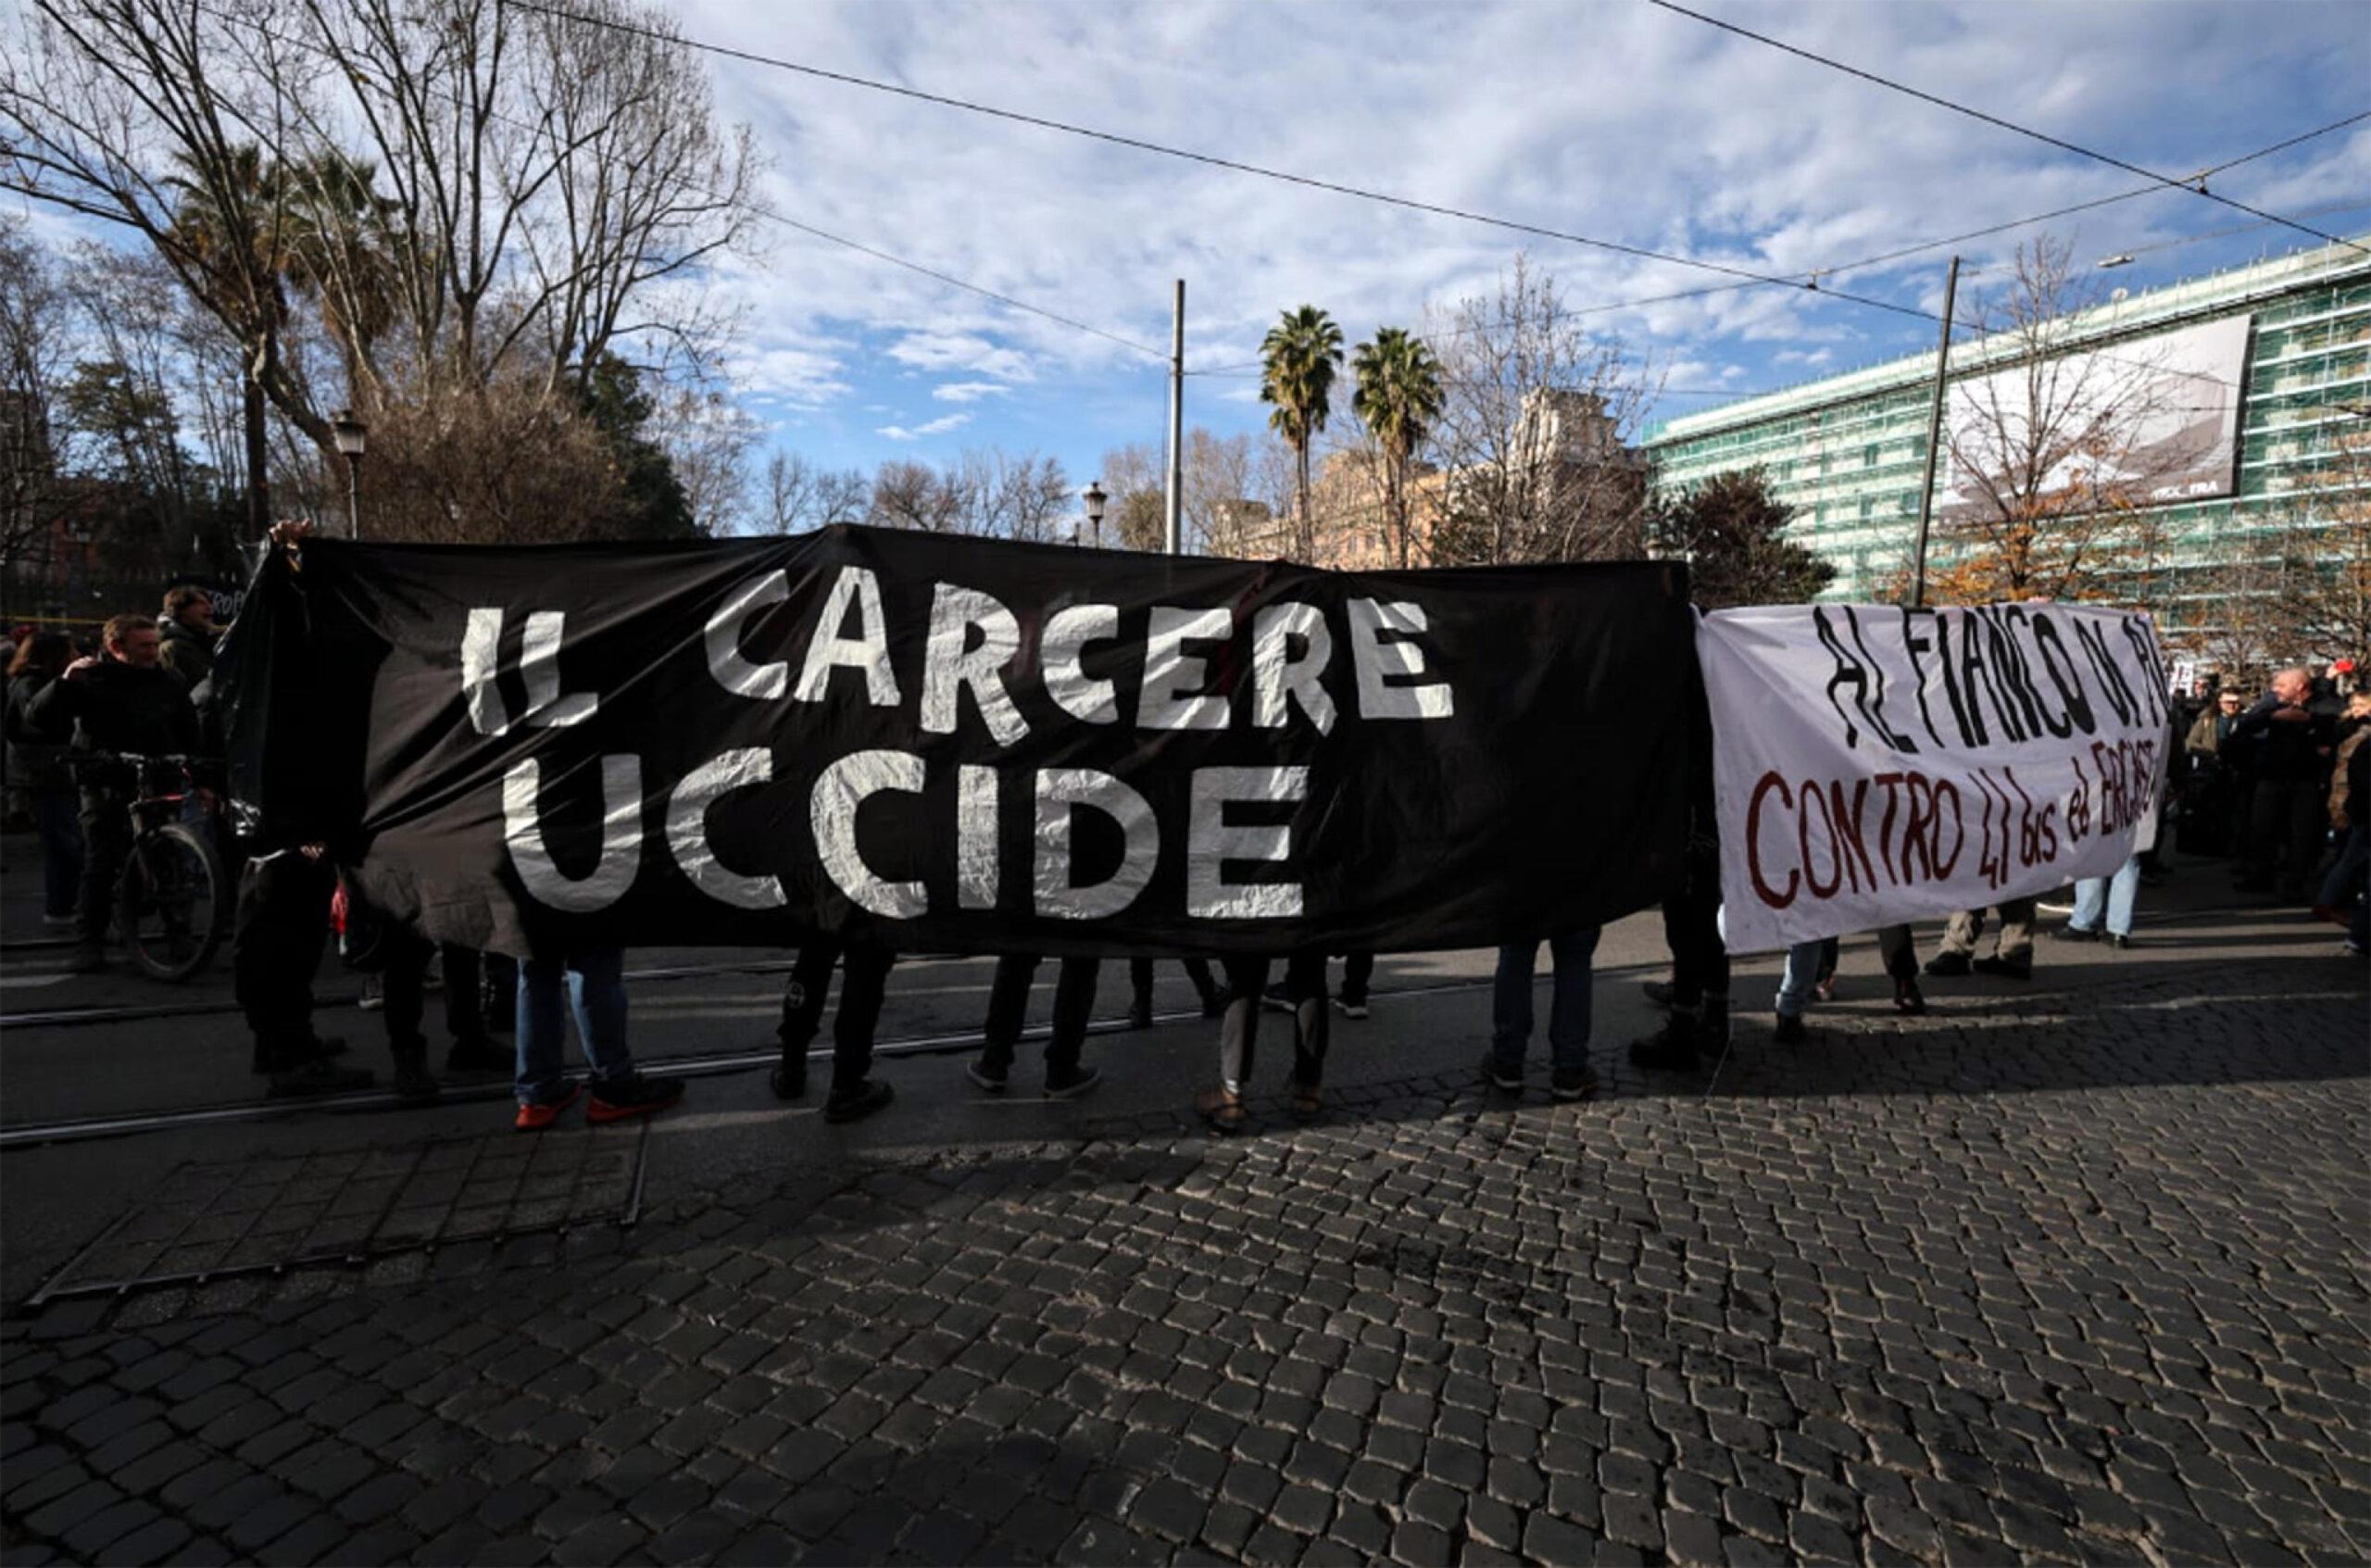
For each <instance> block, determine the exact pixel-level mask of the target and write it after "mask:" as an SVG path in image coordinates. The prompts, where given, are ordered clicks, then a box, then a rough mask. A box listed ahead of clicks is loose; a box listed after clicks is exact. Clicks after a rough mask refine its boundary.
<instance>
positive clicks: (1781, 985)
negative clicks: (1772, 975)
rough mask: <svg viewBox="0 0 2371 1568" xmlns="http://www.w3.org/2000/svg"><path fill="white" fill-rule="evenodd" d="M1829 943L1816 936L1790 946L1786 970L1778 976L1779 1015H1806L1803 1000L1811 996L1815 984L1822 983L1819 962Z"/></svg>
mask: <svg viewBox="0 0 2371 1568" xmlns="http://www.w3.org/2000/svg"><path fill="white" fill-rule="evenodd" d="M1826 947H1827V944H1826V943H1825V942H1824V941H1822V940H1821V939H1820V938H1818V937H1816V936H1814V937H1813V938H1812V939H1811V940H1810V941H1808V942H1798V943H1796V944H1795V945H1794V946H1793V947H1789V948H1788V949H1787V970H1786V972H1785V973H1784V974H1782V975H1780V976H1779V977H1778V1016H1779V1017H1781V1018H1800V1017H1802V1016H1803V1004H1804V1003H1805V1002H1808V1001H1810V1000H1811V997H1812V987H1813V986H1814V985H1818V984H1819V968H1820V963H1821V961H1822V960H1823V959H1824V958H1825V949H1826Z"/></svg>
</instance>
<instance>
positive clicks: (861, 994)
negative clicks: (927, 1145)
mask: <svg viewBox="0 0 2371 1568" xmlns="http://www.w3.org/2000/svg"><path fill="white" fill-rule="evenodd" d="M835 964H836V965H839V966H840V968H841V971H842V975H841V981H840V1010H839V1011H838V1012H837V1013H835V1014H834V1015H833V1018H832V1087H831V1091H830V1093H829V1094H827V1095H826V1096H825V1097H824V1099H823V1120H824V1121H826V1122H855V1121H859V1120H861V1119H862V1118H864V1117H867V1116H870V1115H872V1113H873V1112H874V1111H876V1110H882V1109H883V1108H884V1107H885V1106H887V1105H888V1103H889V1102H890V1101H891V1100H893V1099H895V1098H897V1091H896V1090H894V1089H892V1088H891V1087H890V1086H889V1085H886V1084H884V1083H881V1082H879V1081H878V1080H876V1079H874V1078H873V1077H872V1035H873V1031H874V1030H876V1029H877V1028H879V1027H880V1023H881V1000H882V997H884V995H885V994H886V992H887V990H888V985H889V971H890V970H891V969H892V968H894V967H896V965H897V954H895V953H893V952H891V951H889V950H888V949H887V948H886V947H880V946H878V945H876V944H874V943H870V942H835V941H833V940H831V939H830V938H828V937H820V936H819V937H817V938H815V939H814V940H812V941H810V942H808V943H807V944H805V945H804V946H802V947H800V948H799V949H798V961H797V963H795V964H793V965H792V966H791V971H790V981H789V983H788V984H787V985H784V987H783V993H782V1023H781V1025H780V1027H779V1028H778V1030H777V1031H776V1033H777V1035H778V1036H779V1037H780V1039H781V1041H782V1060H781V1061H779V1062H777V1063H776V1064H775V1065H774V1070H773V1073H772V1085H773V1091H774V1094H775V1096H776V1098H781V1099H797V1098H799V1097H801V1096H802V1095H804V1094H806V1093H807V1053H808V1050H809V1048H810V1047H812V1046H813V1045H814V1044H815V1036H816V1035H818V1034H819V1033H821V1032H822V1026H823V1001H824V998H825V997H827V996H828V995H829V994H830V992H831V988H832V969H833V966H834V965H835ZM1022 994H1023V996H1024V997H1026V995H1027V987H1026V985H1025V983H1024V985H1023V990H1022ZM1092 997H1093V994H1092V992H1090V993H1089V1002H1088V1005H1089V1006H1092V1005H1093V1000H1092ZM1016 1033H1017V1031H1016Z"/></svg>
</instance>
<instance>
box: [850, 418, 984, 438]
mask: <svg viewBox="0 0 2371 1568" xmlns="http://www.w3.org/2000/svg"><path fill="white" fill-rule="evenodd" d="M971 422H972V416H971V415H969V414H947V415H943V416H941V417H940V418H938V419H935V420H930V421H929V422H928V423H926V424H918V425H915V426H914V427H913V428H912V429H908V428H907V427H906V426H904V425H883V426H882V427H881V428H880V429H879V430H876V431H874V432H873V433H874V434H875V435H881V436H886V437H887V438H888V439H889V440H891V441H920V440H921V439H922V437H923V436H926V435H945V434H946V433H947V432H948V431H950V430H961V429H962V428H963V427H964V426H965V425H968V424H970V423H971Z"/></svg>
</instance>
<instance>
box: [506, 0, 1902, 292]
mask: <svg viewBox="0 0 2371 1568" xmlns="http://www.w3.org/2000/svg"><path fill="white" fill-rule="evenodd" d="M500 3H501V4H503V5H507V6H510V7H511V8H512V9H514V10H520V11H529V12H533V13H534V14H536V15H539V16H547V17H556V18H559V19H563V20H568V21H574V22H581V23H583V24H584V25H586V26H590V27H598V28H606V29H608V30H609V31H616V32H626V33H634V34H637V35H639V36H641V37H645V38H651V39H658V40H660V41H663V42H665V43H669V44H680V45H682V46H684V47H685V48H689V49H697V50H700V51H702V52H704V53H707V54H711V55H719V56H723V57H725V58H727V59H734V60H740V61H743V62H745V63H746V64H750V65H761V66H766V67H770V68H772V69H775V70H786V71H792V72H795V73H797V74H798V75H801V76H809V77H814V78H816V79H817V80H819V81H823V82H838V83H840V84H841V85H843V86H848V87H861V88H864V89H866V90H868V91H870V92H874V93H886V94H892V95H894V96H897V97H900V98H910V99H912V100H914V101H915V102H917V103H925V104H935V105H938V106H939V107H943V108H954V109H962V110H965V111H966V112H968V113H972V114H982V115H987V116H989V117H991V118H993V119H1004V120H1010V121H1011V122H1013V123H1014V124H1017V125H1029V126H1035V127H1036V128H1037V129H1039V130H1043V131H1059V132H1062V133H1064V134H1065V135H1071V136H1084V137H1086V138H1088V139H1089V140H1092V141H1098V142H1106V143H1110V144H1111V145H1113V146H1120V147H1128V148H1132V149H1134V150H1135V151H1137V152H1146V153H1156V154H1159V155H1160V157H1173V158H1180V159H1183V160H1185V161H1186V162H1188V163H1198V164H1202V165H1205V166H1207V167H1209V168H1212V169H1228V170H1230V171H1232V172H1234V173H1237V174H1249V175H1254V176H1257V177H1258V178H1260V179H1262V180H1273V181H1277V182H1281V183H1284V184H1287V185H1298V186H1301V187H1304V188H1305V189H1309V190H1313V191H1325V192H1328V193H1330V194H1335V195H1343V196H1354V197H1356V198H1358V199H1359V200H1361V201H1371V202H1379V203H1382V204H1383V205H1385V206H1386V207H1401V208H1404V209H1405V210H1408V211H1411V212H1423V213H1428V214H1430V215H1432V216H1434V217H1436V218H1453V219H1456V220H1459V221H1461V222H1466V223H1479V224H1483V225H1485V226H1487V227H1489V228H1493V229H1505V230H1508V231H1511V232H1514V233H1519V234H1533V235H1537V236H1538V237H1539V238H1541V239H1549V240H1562V241H1564V242H1566V243H1568V244H1571V245H1588V246H1592V247H1594V248H1596V249H1599V250H1607V251H1612V252H1614V253H1616V254H1618V255H1622V256H1635V257H1639V258H1640V259H1642V260H1647V261H1666V262H1670V263H1671V264H1673V265H1674V266H1678V267H1693V268H1696V269H1698V270H1701V271H1706V272H1718V273H1722V274H1724V275H1725V276H1728V277H1732V278H1741V279H1744V280H1745V281H1746V282H1752V283H1769V284H1774V285H1776V286H1778V287H1782V288H1796V289H1805V290H1809V291H1811V292H1813V293H1816V294H1822V295H1828V296H1829V297H1831V298H1836V299H1842V300H1848V301H1850V303H1852V304H1854V305H1862V306H1866V307H1869V308H1871V309H1873V310H1887V311H1891V312H1893V313H1895V314H1896V315H1901V316H1914V317H1917V318H1919V319H1921V320H1928V321H1931V320H1934V319H1935V318H1934V317H1933V316H1932V315H1930V314H1929V313H1927V312H1926V311H1924V310H1919V309H1917V308H1915V307H1911V306H1907V305H1897V304H1895V303H1893V302H1892V301H1890V300H1884V299H1875V298H1872V297H1870V296H1867V295H1856V294H1849V293H1847V292H1845V291H1844V290H1841V289H1824V288H1821V287H1820V286H1819V284H1818V282H1816V281H1805V280H1802V279H1797V278H1783V277H1777V276H1774V275H1773V274H1771V273H1767V272H1756V271H1754V270H1751V269H1750V268H1743V267H1732V266H1729V265H1727V264H1726V263H1724V262H1718V261H1702V260H1699V259H1697V258H1696V257H1687V256H1674V255H1671V254H1669V253H1667V252H1664V251H1658V250H1649V249H1647V248H1645V247H1644V246H1641V245H1625V244H1623V243H1622V242H1620V241H1618V240H1608V239H1600V238H1599V237H1597V236H1595V235H1592V234H1580V233H1574V232H1571V231H1569V230H1563V229H1550V228H1548V227H1546V226H1544V225H1541V224H1537V223H1524V222H1521V221H1518V220H1514V219H1511V218H1495V217H1492V216H1491V215H1489V214H1487V213H1482V212H1474V211H1470V210H1468V209H1466V208H1463V207H1447V206H1444V205H1442V204H1440V203H1437V202H1427V201H1420V200H1417V199H1416V198H1414V197H1412V196H1401V195H1394V194H1391V193H1389V192H1387V191H1372V190H1368V189H1365V188H1364V187H1362V186H1358V185H1348V184H1344V183H1342V182H1338V181H1333V180H1321V179H1318V178H1317V177H1315V176H1314V175H1308V174H1295V173H1293V172H1291V171H1290V170H1288V169H1271V168H1268V167H1266V166H1265V165H1262V164H1256V163H1247V162H1245V161H1243V160H1242V159H1240V158H1231V157H1221V156H1219V155H1218V154H1215V153H1203V152H1196V151H1193V150H1192V149H1190V148H1185V147H1173V146H1168V145H1165V144H1161V143H1159V142H1152V141H1147V140H1146V139H1144V138H1143V137H1140V136H1130V135H1125V134H1123V133H1122V132H1115V131H1102V130H1098V129H1097V128H1095V127H1093V126H1088V125H1074V124H1072V123H1071V122H1069V121H1067V120H1060V119H1048V118H1047V117H1045V116H1043V115H1034V114H1024V113H1022V111H1020V110H1018V109H1008V108H999V107H997V106H995V105H993V104H982V103H975V102H973V101H972V100H971V99H968V98H957V97H951V96H949V95H947V94H942V93H928V92H924V91H923V90H922V89H921V88H918V87H901V86H899V85H898V84H897V83H896V82H876V81H874V80H873V79H872V78H870V77H863V76H856V75H852V74H850V73H848V72H847V71H837V70H828V69H824V68H823V67H822V66H811V65H807V64H804V63H802V62H800V61H797V60H789V59H784V58H782V57H781V56H773V55H760V54H758V53H756V52H754V51H752V50H747V49H737V48H734V47H732V46H731V45H729V44H710V43H707V42H704V41H703V40H700V39H697V38H693V37H690V36H688V35H684V34H677V33H670V32H664V31H659V29H656V28H646V27H638V26H636V25H634V23H631V22H624V21H620V20H617V19H613V18H608V17H594V16H586V15H583V14H581V13H579V12H575V11H570V10H564V9H562V8H560V7H558V6H545V5H539V4H536V3H535V0H500Z"/></svg>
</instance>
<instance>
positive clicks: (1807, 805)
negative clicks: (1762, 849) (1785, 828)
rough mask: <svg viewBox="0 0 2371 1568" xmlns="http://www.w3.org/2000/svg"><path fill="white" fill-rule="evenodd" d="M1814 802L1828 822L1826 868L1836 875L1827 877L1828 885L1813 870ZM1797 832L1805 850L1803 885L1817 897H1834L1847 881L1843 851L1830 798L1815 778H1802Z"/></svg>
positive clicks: (1796, 824) (1796, 822)
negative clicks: (1821, 789) (1845, 878)
mask: <svg viewBox="0 0 2371 1568" xmlns="http://www.w3.org/2000/svg"><path fill="white" fill-rule="evenodd" d="M1814 805H1816V806H1818V807H1819V814H1820V816H1821V817H1822V818H1823V819H1825V822H1826V823H1827V850H1828V868H1827V869H1828V870H1829V871H1830V872H1833V873H1834V874H1832V875H1831V876H1829V878H1828V879H1827V885H1826V886H1825V887H1822V886H1821V885H1820V884H1819V873H1818V872H1814V871H1813V870H1812V807H1813V806H1814ZM1795 835H1796V837H1797V839H1798V840H1800V843H1801V845H1802V849H1803V858H1802V862H1801V864H1802V868H1803V885H1804V886H1805V887H1807V888H1809V889H1810V890H1811V896H1812V897H1814V898H1833V897H1836V890H1837V889H1838V887H1841V886H1842V885H1843V884H1844V851H1843V849H1842V848H1841V847H1839V846H1838V844H1837V842H1836V819H1835V817H1833V816H1831V815H1830V814H1829V812H1828V809H1827V797H1826V796H1825V795H1823V794H1822V793H1820V787H1819V784H1818V783H1817V781H1815V780H1813V779H1805V780H1804V781H1803V809H1802V811H1801V814H1800V815H1799V816H1797V817H1796V819H1795Z"/></svg>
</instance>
